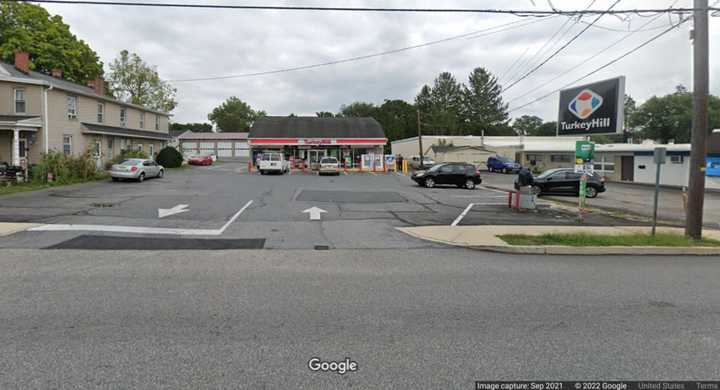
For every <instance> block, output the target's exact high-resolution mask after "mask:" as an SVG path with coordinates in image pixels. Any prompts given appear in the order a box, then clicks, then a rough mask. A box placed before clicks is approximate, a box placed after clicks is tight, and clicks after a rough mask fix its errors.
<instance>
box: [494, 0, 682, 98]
mask: <svg viewBox="0 0 720 390" xmlns="http://www.w3.org/2000/svg"><path fill="white" fill-rule="evenodd" d="M677 2H678V0H675V1H674V2H673V3H672V5H671V7H672V6H673V5H675V4H676V3H677ZM660 17H662V15H656V16H655V17H654V18H652V19H650V20H649V21H648V22H646V23H644V24H642V25H641V26H640V28H638V29H637V30H634V31H631V32H629V33H627V34H625V35H624V36H623V37H622V38H620V39H618V40H616V41H615V42H613V43H611V44H610V45H608V46H606V47H604V48H603V49H601V50H600V51H598V52H596V53H595V54H593V55H591V56H590V57H588V58H585V59H583V60H582V61H579V62H578V63H576V64H575V65H573V66H571V67H568V68H567V69H565V70H563V71H562V72H560V73H558V74H557V76H555V77H553V78H552V79H550V80H547V81H546V82H544V83H542V84H540V85H538V86H537V87H535V88H533V89H532V90H530V91H528V92H525V93H523V94H522V95H518V96H517V97H515V98H513V99H510V100H508V102H507V103H508V104H510V103H512V102H514V101H517V100H519V99H520V98H522V97H523V96H527V95H531V94H533V93H535V92H536V91H538V90H539V89H541V88H543V87H544V86H546V85H548V84H550V83H552V82H553V81H555V80H557V79H559V78H561V77H563V76H566V75H567V74H568V73H569V72H572V71H573V70H574V69H578V67H579V66H580V65H582V64H587V63H589V62H590V61H592V60H593V59H595V58H597V57H598V56H600V55H601V54H603V53H605V52H606V51H608V50H610V49H611V48H613V47H615V46H617V45H618V44H620V43H621V42H623V41H625V40H626V39H628V38H630V37H631V36H633V35H634V34H636V33H637V32H640V31H645V30H643V29H644V28H645V27H647V26H648V25H650V24H652V23H653V22H655V21H656V20H658V19H659V18H660ZM661 27H662V28H666V27H665V26H661Z"/></svg>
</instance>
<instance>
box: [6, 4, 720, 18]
mask: <svg viewBox="0 0 720 390" xmlns="http://www.w3.org/2000/svg"><path fill="white" fill-rule="evenodd" d="M5 1H14V2H22V1H25V0H5ZM33 2H34V3H45V4H71V5H105V6H124V7H162V8H206V9H236V10H237V9H240V10H265V11H342V12H406V13H407V12H417V13H483V14H505V15H515V16H549V15H566V16H567V15H569V16H575V15H593V14H595V15H605V14H611V15H620V14H636V15H641V14H643V13H646V14H647V13H649V14H656V13H668V12H671V13H689V12H694V11H695V8H673V9H667V8H646V9H637V8H636V9H622V10H614V11H604V10H560V9H552V10H518V9H495V8H383V7H314V6H290V5H230V4H201V3H152V2H128V1H95V0H33ZM708 10H709V11H720V8H714V7H710V8H708Z"/></svg>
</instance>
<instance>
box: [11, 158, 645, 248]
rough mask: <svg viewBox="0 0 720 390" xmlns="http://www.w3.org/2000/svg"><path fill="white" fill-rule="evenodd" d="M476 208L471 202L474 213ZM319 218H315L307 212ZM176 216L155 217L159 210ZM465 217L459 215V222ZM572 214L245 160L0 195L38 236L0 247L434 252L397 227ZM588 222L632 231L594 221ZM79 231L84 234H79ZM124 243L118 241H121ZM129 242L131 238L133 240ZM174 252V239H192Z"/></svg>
mask: <svg viewBox="0 0 720 390" xmlns="http://www.w3.org/2000/svg"><path fill="white" fill-rule="evenodd" d="M470 204H472V206H471V207H469V206H470ZM313 207H317V208H319V209H321V210H322V211H321V212H319V213H320V218H321V219H320V220H311V219H310V217H311V215H310V214H311V213H309V212H305V211H306V210H308V209H311V208H313ZM160 209H163V210H178V212H177V213H175V214H171V215H168V216H164V217H162V218H160V217H159V210H160ZM461 214H462V215H463V216H462V217H460V215H461ZM576 218H577V216H576V213H575V212H574V211H573V210H572V208H570V207H567V208H562V207H560V208H558V207H553V206H551V205H548V204H541V205H540V207H539V209H538V210H537V211H536V212H528V213H516V212H512V211H511V210H509V209H508V208H507V195H506V193H505V192H503V191H498V190H494V189H489V188H485V187H482V186H481V187H480V188H478V189H475V190H465V189H459V188H451V187H447V188H433V189H427V188H420V187H418V186H417V185H416V184H415V183H414V182H412V180H410V179H409V178H408V177H406V176H402V175H398V174H395V173H387V174H383V173H377V174H375V173H351V174H341V175H339V176H318V175H315V174H312V173H307V172H306V173H297V172H296V173H293V174H290V175H265V176H261V175H259V174H257V173H254V172H253V173H248V172H247V165H246V164H243V163H222V164H218V165H215V166H211V167H191V168H186V169H179V170H173V171H171V172H168V174H167V175H166V176H165V177H164V178H162V179H152V180H147V181H146V182H144V183H135V182H122V183H113V182H110V181H103V182H96V183H89V184H83V185H77V186H68V187H57V188H53V189H50V190H43V191H37V192H31V193H22V194H14V195H8V196H3V197H2V203H1V204H0V221H15V222H20V221H22V222H32V223H37V224H40V225H43V226H41V227H40V229H42V230H41V231H26V232H22V233H17V234H14V235H11V236H7V237H0V246H2V247H14V248H72V249H84V248H85V249H173V248H177V249H192V248H196V249H243V248H246V249H257V248H265V249H362V248H368V249H369V248H427V247H435V246H437V245H435V244H432V243H428V242H425V241H420V240H418V239H415V238H411V237H408V236H406V235H405V234H403V233H401V232H399V231H397V230H396V229H395V227H398V226H419V225H450V224H453V223H456V224H458V225H464V224H499V225H508V224H523V225H528V224H530V225H532V224H538V225H540V224H541V225H548V224H563V225H567V224H574V223H577V222H576ZM585 223H586V224H599V225H605V224H628V223H629V224H636V223H633V222H629V221H625V220H622V219H618V218H615V217H610V216H606V215H590V216H588V217H587V218H586V220H585ZM78 225H82V228H78ZM118 237H119V238H118ZM123 237H134V238H135V239H132V240H127V239H122V238H123ZM189 238H192V239H193V241H192V242H195V244H192V243H191V241H187V242H184V243H183V244H178V245H171V244H169V243H171V242H172V241H170V240H171V239H189Z"/></svg>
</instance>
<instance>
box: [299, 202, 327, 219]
mask: <svg viewBox="0 0 720 390" xmlns="http://www.w3.org/2000/svg"><path fill="white" fill-rule="evenodd" d="M303 213H310V220H311V221H319V220H320V214H321V213H327V211H325V210H323V209H321V208H318V207H315V206H313V207H310V208H309V209H307V210H305V211H303Z"/></svg>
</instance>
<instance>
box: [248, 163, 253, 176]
mask: <svg viewBox="0 0 720 390" xmlns="http://www.w3.org/2000/svg"><path fill="white" fill-rule="evenodd" d="M248 173H252V161H248Z"/></svg>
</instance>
